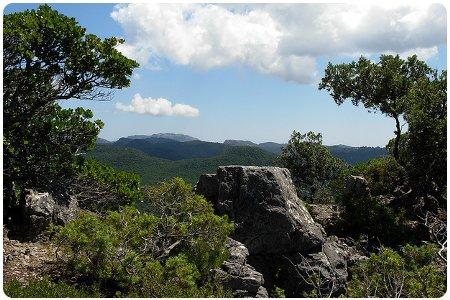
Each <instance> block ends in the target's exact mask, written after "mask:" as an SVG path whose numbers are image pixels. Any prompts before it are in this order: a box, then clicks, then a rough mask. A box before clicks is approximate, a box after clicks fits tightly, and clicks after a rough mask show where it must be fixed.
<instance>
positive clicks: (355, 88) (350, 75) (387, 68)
mask: <svg viewBox="0 0 450 300" xmlns="http://www.w3.org/2000/svg"><path fill="white" fill-rule="evenodd" d="M437 77H438V75H437V71H436V70H434V69H432V68H430V67H429V66H428V65H427V64H426V63H425V62H423V61H420V60H419V59H417V56H416V55H413V56H411V57H409V58H407V59H406V60H404V59H402V58H400V56H399V55H396V56H393V55H381V57H380V61H379V62H377V63H374V62H371V61H370V60H369V59H367V58H365V57H361V58H360V59H359V60H358V61H357V62H355V61H353V62H351V63H344V64H337V65H333V64H332V63H328V66H327V68H326V69H325V75H324V77H323V78H322V81H321V82H320V84H319V89H320V90H322V89H325V90H327V91H328V92H330V94H331V96H332V97H333V100H334V101H335V102H336V103H337V104H338V105H341V104H342V103H343V102H344V101H346V100H347V99H350V100H351V101H352V103H353V104H354V105H359V104H360V103H361V104H363V105H364V107H365V108H366V109H368V110H369V111H380V112H381V113H383V114H385V115H387V116H389V117H392V118H394V119H395V127H396V129H395V131H394V133H395V140H394V145H393V155H394V157H395V159H398V158H399V150H398V149H399V143H400V136H401V132H402V125H401V124H400V121H401V117H402V116H403V115H404V113H405V111H406V106H407V97H408V94H409V93H410V90H411V88H412V87H413V86H414V85H415V84H416V82H417V81H419V80H422V81H423V80H425V81H427V82H430V81H433V80H436V79H437Z"/></svg>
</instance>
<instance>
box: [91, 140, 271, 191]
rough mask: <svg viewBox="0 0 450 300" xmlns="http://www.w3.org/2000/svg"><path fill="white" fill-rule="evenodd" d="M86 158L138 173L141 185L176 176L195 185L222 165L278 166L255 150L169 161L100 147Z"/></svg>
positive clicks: (238, 149) (122, 149)
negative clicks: (200, 177)
mask: <svg viewBox="0 0 450 300" xmlns="http://www.w3.org/2000/svg"><path fill="white" fill-rule="evenodd" d="M87 156H88V157H93V158H95V159H97V160H98V161H100V162H102V163H105V164H109V165H111V166H113V167H114V168H117V169H119V170H122V171H133V172H137V173H138V174H139V175H140V176H141V178H142V184H157V183H159V182H162V181H165V180H169V179H171V178H173V177H181V178H183V179H184V180H186V181H187V182H189V183H190V184H195V183H196V182H197V180H198V177H199V176H200V175H201V174H205V173H214V172H216V170H217V167H219V166H225V165H252V166H273V165H275V156H274V155H273V154H271V153H268V152H265V151H264V150H261V149H258V148H254V147H230V148H229V149H226V150H224V152H223V153H222V154H220V155H218V156H215V157H208V158H193V159H183V160H178V161H170V160H165V159H160V158H156V157H152V156H148V155H146V154H145V153H143V152H141V151H139V150H136V149H132V148H122V147H115V146H111V145H97V146H96V147H95V149H93V150H92V151H91V152H89V153H88V154H87Z"/></svg>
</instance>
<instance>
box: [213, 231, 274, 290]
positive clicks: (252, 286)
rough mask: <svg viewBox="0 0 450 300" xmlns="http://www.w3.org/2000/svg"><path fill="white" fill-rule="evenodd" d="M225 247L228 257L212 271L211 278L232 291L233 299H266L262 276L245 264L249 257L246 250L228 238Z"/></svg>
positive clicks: (240, 244)
mask: <svg viewBox="0 0 450 300" xmlns="http://www.w3.org/2000/svg"><path fill="white" fill-rule="evenodd" d="M226 247H227V248H228V250H229V251H230V257H229V258H228V259H227V260H226V261H225V262H224V263H223V264H222V266H221V268H220V269H213V270H212V271H211V276H212V277H213V278H215V279H216V280H218V281H219V282H220V283H221V284H222V285H223V286H224V287H225V288H228V289H230V290H232V291H233V296H234V297H238V298H240V297H257V298H258V297H263V298H267V297H268V294H267V290H266V289H265V288H264V287H263V284H264V278H263V275H262V274H261V273H259V272H257V271H256V270H255V269H254V268H253V267H252V266H251V265H249V264H247V257H248V255H249V253H248V250H247V248H246V247H245V246H244V245H243V244H242V243H239V242H237V241H235V240H233V239H230V238H228V240H227V243H226Z"/></svg>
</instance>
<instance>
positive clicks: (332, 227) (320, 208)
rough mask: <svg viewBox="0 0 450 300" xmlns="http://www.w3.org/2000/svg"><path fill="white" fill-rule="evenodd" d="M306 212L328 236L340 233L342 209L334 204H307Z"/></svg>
mask: <svg viewBox="0 0 450 300" xmlns="http://www.w3.org/2000/svg"><path fill="white" fill-rule="evenodd" d="M308 210H309V212H310V213H311V216H312V217H313V219H314V221H316V222H317V223H319V224H320V225H322V227H323V228H324V229H325V231H326V232H327V233H328V234H338V233H340V232H341V231H342V226H341V225H342V224H341V222H342V214H343V212H344V208H343V207H342V206H340V205H336V204H309V205H308Z"/></svg>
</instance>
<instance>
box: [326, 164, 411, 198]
mask: <svg viewBox="0 0 450 300" xmlns="http://www.w3.org/2000/svg"><path fill="white" fill-rule="evenodd" d="M351 175H353V176H362V177H364V178H365V179H366V180H367V182H368V184H369V188H370V192H371V194H372V196H379V195H389V194H392V193H393V192H394V190H395V188H396V187H398V186H399V185H402V184H404V182H405V180H406V178H405V177H406V174H405V171H404V169H403V168H402V167H401V166H400V164H399V163H397V161H396V160H395V159H394V158H393V157H385V158H377V159H371V160H369V161H367V162H364V163H358V164H356V165H354V166H352V167H350V168H346V169H343V170H342V171H341V173H340V174H339V176H338V177H337V178H336V179H335V180H334V181H333V182H332V184H331V186H332V187H333V189H334V190H335V191H336V192H337V193H339V194H340V198H342V192H343V187H344V180H345V178H347V177H348V176H351Z"/></svg>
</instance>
